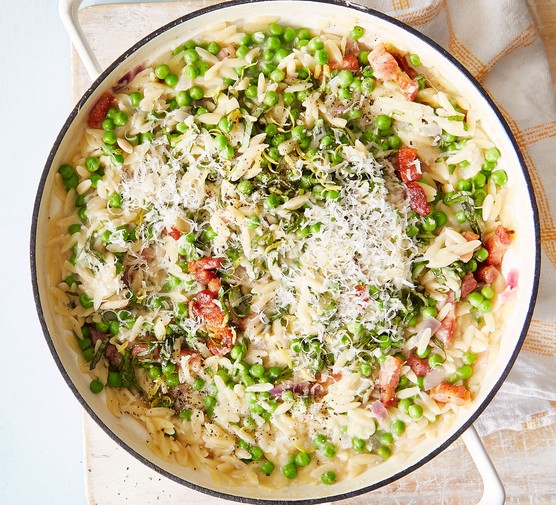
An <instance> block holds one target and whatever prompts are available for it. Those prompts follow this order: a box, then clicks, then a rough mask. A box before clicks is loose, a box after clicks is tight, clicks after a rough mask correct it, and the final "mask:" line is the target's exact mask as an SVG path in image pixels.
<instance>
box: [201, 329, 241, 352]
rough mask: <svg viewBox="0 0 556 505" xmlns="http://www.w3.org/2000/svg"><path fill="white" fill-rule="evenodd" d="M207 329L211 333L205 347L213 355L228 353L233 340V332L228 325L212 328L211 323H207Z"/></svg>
mask: <svg viewBox="0 0 556 505" xmlns="http://www.w3.org/2000/svg"><path fill="white" fill-rule="evenodd" d="M207 329H208V330H209V332H210V333H212V335H211V337H210V339H209V341H208V343H207V347H208V348H209V350H210V352H211V353H212V354H214V355H215V356H223V355H224V354H228V353H229V352H230V351H231V350H232V347H233V346H234V342H235V334H234V332H233V330H232V329H231V328H230V327H229V326H224V327H223V328H213V327H212V325H207Z"/></svg>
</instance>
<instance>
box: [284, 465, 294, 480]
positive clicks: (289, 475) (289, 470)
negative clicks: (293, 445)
mask: <svg viewBox="0 0 556 505" xmlns="http://www.w3.org/2000/svg"><path fill="white" fill-rule="evenodd" d="M282 475H283V476H284V477H286V479H295V478H296V477H297V465H296V464H295V463H288V464H287V465H284V466H283V467H282Z"/></svg>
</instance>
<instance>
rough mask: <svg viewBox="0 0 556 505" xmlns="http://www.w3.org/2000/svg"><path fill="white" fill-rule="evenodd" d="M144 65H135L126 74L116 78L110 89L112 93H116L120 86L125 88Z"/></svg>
mask: <svg viewBox="0 0 556 505" xmlns="http://www.w3.org/2000/svg"><path fill="white" fill-rule="evenodd" d="M144 68H145V67H143V65H138V66H137V67H135V68H134V69H132V70H130V71H129V72H128V73H127V74H125V75H124V76H123V77H120V79H118V82H117V83H116V85H115V86H114V87H113V88H112V91H113V92H114V93H117V92H118V91H120V90H121V89H122V88H125V87H126V86H127V85H128V84H129V83H130V82H131V81H133V79H135V76H136V75H137V74H138V73H139V72H142V71H143V70H144Z"/></svg>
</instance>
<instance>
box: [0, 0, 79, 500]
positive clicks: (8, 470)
mask: <svg viewBox="0 0 556 505" xmlns="http://www.w3.org/2000/svg"><path fill="white" fill-rule="evenodd" d="M0 7H1V8H0V47H1V48H2V49H0V69H1V70H0V104H1V112H2V117H1V119H0V145H1V149H2V154H1V156H0V240H1V243H0V244H1V247H0V275H1V277H0V279H1V284H0V346H1V350H2V359H1V362H2V366H1V370H2V371H1V372H0V373H1V376H2V380H1V384H2V385H1V386H0V388H1V389H0V504H2V505H35V504H40V505H50V504H63V505H65V504H72V505H74V504H75V505H79V504H82V503H85V502H86V500H85V491H84V484H83V449H82V428H81V422H82V421H81V408H80V405H79V403H78V401H77V400H76V399H75V397H74V396H73V394H72V393H71V392H70V390H69V388H68V387H67V386H66V384H65V382H64V380H63V379H62V376H61V374H60V373H59V371H58V369H57V367H56V365H55V363H54V360H53V359H52V357H51V355H50V351H49V349H48V347H47V345H46V342H45V339H44V337H43V335H42V332H41V328H40V325H39V322H38V318H37V315H36V310H35V306H34V301H33V295H32V288H31V275H30V266H29V265H30V263H29V235H30V228H31V215H32V209H33V203H34V198H35V193H36V190H37V184H38V181H39V178H40V174H41V172H42V169H43V166H44V163H45V161H46V158H47V156H48V153H49V151H50V148H51V146H52V144H53V142H54V139H55V138H56V136H57V134H58V131H59V130H60V128H61V126H62V124H63V123H64V121H65V118H66V117H67V115H68V114H69V113H70V111H71V105H72V104H71V88H70V44H69V40H68V37H67V36H66V33H65V31H64V29H63V27H62V24H61V22H60V20H59V18H58V14H57V0H0Z"/></svg>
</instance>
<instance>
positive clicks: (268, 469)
mask: <svg viewBox="0 0 556 505" xmlns="http://www.w3.org/2000/svg"><path fill="white" fill-rule="evenodd" d="M274 468H275V467H274V463H272V462H271V461H265V462H264V463H263V464H262V465H261V467H260V470H261V473H264V474H265V475H270V474H271V473H272V472H273V471H274Z"/></svg>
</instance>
